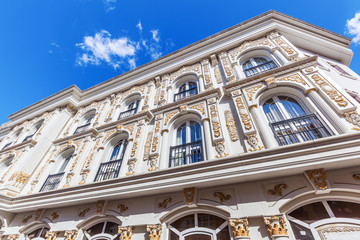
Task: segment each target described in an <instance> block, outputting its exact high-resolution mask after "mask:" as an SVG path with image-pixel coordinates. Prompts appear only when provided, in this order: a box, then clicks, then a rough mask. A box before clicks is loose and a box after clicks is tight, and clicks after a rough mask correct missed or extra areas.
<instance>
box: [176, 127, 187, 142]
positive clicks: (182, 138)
mask: <svg viewBox="0 0 360 240" xmlns="http://www.w3.org/2000/svg"><path fill="white" fill-rule="evenodd" d="M185 143H186V123H184V124H183V125H181V126H180V127H179V128H178V130H177V134H176V145H182V144H185Z"/></svg>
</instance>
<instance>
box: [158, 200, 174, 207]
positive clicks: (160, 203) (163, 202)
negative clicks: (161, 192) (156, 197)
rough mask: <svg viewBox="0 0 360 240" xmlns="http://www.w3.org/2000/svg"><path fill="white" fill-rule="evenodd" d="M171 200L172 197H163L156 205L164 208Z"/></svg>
mask: <svg viewBox="0 0 360 240" xmlns="http://www.w3.org/2000/svg"><path fill="white" fill-rule="evenodd" d="M171 201H172V198H166V199H164V200H163V201H162V202H159V203H158V207H159V208H164V209H165V208H166V207H167V205H168V204H169V203H171Z"/></svg>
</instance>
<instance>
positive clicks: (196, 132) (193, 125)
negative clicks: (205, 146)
mask: <svg viewBox="0 0 360 240" xmlns="http://www.w3.org/2000/svg"><path fill="white" fill-rule="evenodd" d="M190 134H191V142H196V141H199V140H201V127H200V124H199V123H197V122H190Z"/></svg>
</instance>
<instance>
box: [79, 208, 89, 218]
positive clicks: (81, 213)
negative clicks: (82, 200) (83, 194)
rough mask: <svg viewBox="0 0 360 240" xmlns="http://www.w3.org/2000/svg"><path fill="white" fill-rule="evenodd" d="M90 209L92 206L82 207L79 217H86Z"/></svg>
mask: <svg viewBox="0 0 360 240" xmlns="http://www.w3.org/2000/svg"><path fill="white" fill-rule="evenodd" d="M89 211H90V208H84V209H81V210H80V212H79V214H78V216H79V217H82V218H83V217H85V215H86V213H88V212H89Z"/></svg>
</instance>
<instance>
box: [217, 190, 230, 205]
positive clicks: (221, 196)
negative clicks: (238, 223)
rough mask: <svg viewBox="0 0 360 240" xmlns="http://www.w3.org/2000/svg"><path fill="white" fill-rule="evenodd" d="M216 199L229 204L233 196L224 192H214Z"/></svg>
mask: <svg viewBox="0 0 360 240" xmlns="http://www.w3.org/2000/svg"><path fill="white" fill-rule="evenodd" d="M213 195H214V197H217V198H219V200H220V202H222V203H223V202H228V201H230V200H231V195H229V194H224V193H223V192H214V194H213Z"/></svg>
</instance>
